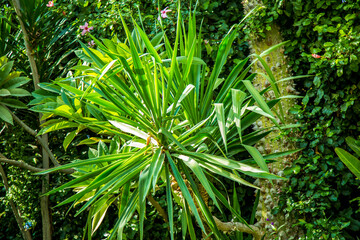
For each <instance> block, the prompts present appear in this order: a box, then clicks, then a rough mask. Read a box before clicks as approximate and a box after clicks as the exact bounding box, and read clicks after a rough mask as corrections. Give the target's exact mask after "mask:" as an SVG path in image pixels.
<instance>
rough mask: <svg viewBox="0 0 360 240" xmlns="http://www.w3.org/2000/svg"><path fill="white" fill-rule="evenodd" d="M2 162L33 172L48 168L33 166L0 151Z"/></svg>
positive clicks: (64, 171) (67, 171)
mask: <svg viewBox="0 0 360 240" xmlns="http://www.w3.org/2000/svg"><path fill="white" fill-rule="evenodd" d="M0 162H3V163H8V164H10V165H13V166H16V167H19V168H23V169H27V170H29V171H31V172H41V171H44V170H46V169H43V168H37V167H33V166H31V165H29V164H27V163H25V162H24V161H22V160H19V161H17V160H12V159H8V158H6V157H5V156H4V155H2V154H1V153H0ZM58 172H62V173H66V174H71V173H73V172H74V169H71V168H69V169H61V170H58Z"/></svg>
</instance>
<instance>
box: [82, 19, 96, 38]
mask: <svg viewBox="0 0 360 240" xmlns="http://www.w3.org/2000/svg"><path fill="white" fill-rule="evenodd" d="M80 29H82V30H83V31H82V32H81V35H83V36H84V35H85V33H87V32H90V30H93V29H94V27H89V24H88V23H87V22H86V23H85V25H84V26H80Z"/></svg>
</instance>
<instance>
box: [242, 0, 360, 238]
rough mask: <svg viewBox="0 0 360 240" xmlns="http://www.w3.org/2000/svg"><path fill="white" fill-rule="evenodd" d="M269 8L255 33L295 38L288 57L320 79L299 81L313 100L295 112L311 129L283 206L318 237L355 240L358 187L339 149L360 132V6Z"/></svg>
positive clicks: (297, 69) (280, 4)
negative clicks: (276, 30) (277, 33)
mask: <svg viewBox="0 0 360 240" xmlns="http://www.w3.org/2000/svg"><path fill="white" fill-rule="evenodd" d="M264 5H265V7H266V8H265V9H263V11H262V12H260V13H258V15H257V17H256V18H254V19H253V20H252V24H251V26H253V27H251V28H250V29H249V31H251V32H252V33H255V35H256V34H258V33H260V34H261V33H262V32H264V31H266V30H269V29H271V26H272V24H274V23H275V24H277V25H279V27H280V29H281V31H282V35H283V37H284V38H285V39H287V40H290V44H289V45H288V46H287V47H286V49H285V53H286V54H287V55H288V57H289V58H288V60H289V61H288V64H289V66H290V67H291V68H292V69H293V71H294V73H295V75H302V74H313V75H314V77H313V78H312V79H310V78H309V79H305V80H304V81H302V82H300V81H298V82H297V89H298V90H299V91H301V92H302V94H303V95H305V97H304V99H303V101H302V103H301V105H297V106H295V107H294V108H293V109H292V111H291V112H292V113H294V114H296V115H297V117H298V120H299V122H300V123H301V124H303V128H302V129H301V131H300V133H299V134H301V135H302V137H301V138H300V139H299V140H298V141H299V144H300V147H304V148H305V150H304V151H303V152H302V154H301V156H300V158H299V159H298V160H297V161H296V162H295V163H294V166H293V168H292V170H296V171H289V172H292V174H291V175H290V176H291V184H290V186H289V189H287V190H286V193H285V195H284V196H283V202H281V203H280V207H281V206H283V207H284V211H285V212H290V211H292V212H293V213H296V216H297V217H298V219H300V221H299V223H300V224H301V225H302V226H304V229H306V235H307V236H308V237H309V238H310V239H311V238H319V237H323V238H332V239H345V238H346V239H354V238H353V236H355V235H356V233H357V232H358V231H359V229H360V224H359V223H360V222H359V219H360V216H359V214H355V211H354V209H356V208H357V206H356V205H355V204H353V203H349V201H350V200H351V199H354V198H355V197H358V196H359V194H358V190H356V189H357V186H358V183H357V182H356V181H355V179H354V178H353V177H352V176H351V174H350V173H349V172H348V170H347V169H346V168H344V165H343V164H342V162H341V161H340V160H339V159H338V158H337V156H336V155H335V153H334V148H336V147H340V146H342V145H343V144H344V140H345V137H346V136H349V135H352V136H354V135H355V136H356V135H358V134H359V130H360V128H359V127H360V125H359V121H358V116H359V114H360V103H359V102H358V101H356V99H359V96H360V91H359V87H360V85H359V81H358V79H359V72H358V65H359V60H358V57H357V56H358V55H359V36H360V35H359V33H360V28H359V25H358V24H357V23H358V21H359V16H358V14H357V12H358V11H359V10H360V8H359V1H346V2H344V3H342V1H323V0H314V1H302V0H297V1H264ZM312 54H317V55H319V57H318V58H315V57H316V56H315V57H313V56H312ZM289 170H291V169H289ZM278 210H279V209H276V210H275V212H276V211H278Z"/></svg>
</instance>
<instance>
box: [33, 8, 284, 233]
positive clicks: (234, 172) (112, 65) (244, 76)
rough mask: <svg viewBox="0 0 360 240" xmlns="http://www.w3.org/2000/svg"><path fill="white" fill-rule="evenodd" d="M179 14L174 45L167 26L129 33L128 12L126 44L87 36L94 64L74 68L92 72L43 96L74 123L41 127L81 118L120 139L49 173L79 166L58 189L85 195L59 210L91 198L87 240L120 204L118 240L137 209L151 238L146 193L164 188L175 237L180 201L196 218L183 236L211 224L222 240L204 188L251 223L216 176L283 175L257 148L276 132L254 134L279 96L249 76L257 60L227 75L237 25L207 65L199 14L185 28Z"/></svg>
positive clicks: (45, 107)
mask: <svg viewBox="0 0 360 240" xmlns="http://www.w3.org/2000/svg"><path fill="white" fill-rule="evenodd" d="M178 16H179V17H178V20H177V28H176V35H175V43H174V44H172V43H171V42H170V41H169V38H168V37H167V35H166V34H165V32H164V31H160V33H159V34H158V35H156V36H155V37H154V38H153V39H151V40H150V39H149V38H148V36H147V35H146V34H145V32H144V31H143V29H142V28H141V27H140V26H139V25H137V24H136V23H134V30H133V31H132V32H130V31H129V29H128V27H127V25H126V23H125V21H124V19H123V18H122V21H123V28H124V30H125V33H126V36H127V38H126V42H125V43H122V42H120V41H119V40H118V39H117V38H113V39H112V40H109V39H102V41H99V40H97V39H96V38H95V37H92V38H93V40H94V41H95V43H96V45H97V46H98V48H97V49H93V48H88V47H87V46H86V45H85V44H83V43H81V42H80V44H81V46H82V51H80V52H78V53H77V55H78V56H79V57H80V58H81V59H82V60H83V61H85V62H88V63H90V65H85V64H83V65H82V66H77V67H75V68H74V69H75V70H79V71H81V72H82V74H83V75H82V76H80V77H75V78H74V77H69V78H66V79H59V80H58V81H56V84H57V85H58V86H60V87H61V88H62V90H60V91H59V92H58V93H64V94H62V95H61V98H62V100H61V101H56V103H55V104H54V105H51V106H50V105H49V104H48V103H44V102H40V101H39V103H40V105H38V106H36V107H34V108H33V109H34V110H37V111H39V110H40V111H44V112H48V114H47V116H46V118H48V117H51V114H54V115H58V116H61V117H64V118H65V119H68V120H65V122H64V119H62V118H60V121H61V122H59V119H50V120H48V121H47V123H45V125H46V126H45V128H44V129H45V130H42V132H40V133H45V132H46V131H52V130H56V129H63V128H71V127H72V128H74V127H77V126H78V125H77V124H79V123H80V121H81V125H83V126H85V127H87V128H89V129H90V128H92V130H93V131H96V132H97V133H98V134H101V135H108V136H109V137H110V138H113V141H112V142H111V144H110V147H109V148H108V147H107V146H106V145H105V144H104V143H102V142H100V143H99V149H98V151H97V153H94V152H90V156H89V157H90V158H89V159H88V160H86V161H75V162H73V163H70V164H67V165H64V166H61V167H57V168H54V169H50V170H47V171H44V172H43V174H45V173H48V172H52V171H56V169H64V168H70V167H72V168H76V169H77V170H78V172H77V173H75V176H76V178H75V179H74V180H72V181H70V182H68V183H66V184H64V185H62V186H60V187H58V188H56V189H54V190H52V191H50V192H49V194H51V193H54V192H56V191H60V190H62V189H64V188H67V187H71V188H76V189H75V190H76V192H77V193H76V194H75V195H73V196H72V197H70V198H68V199H67V200H65V201H63V202H62V203H60V204H59V205H58V206H62V205H64V204H66V203H70V202H74V203H75V204H78V203H83V204H84V205H82V207H81V208H80V210H79V211H78V214H80V213H82V212H83V211H84V210H86V209H88V208H89V207H90V214H89V217H88V223H87V231H86V233H85V234H86V235H87V238H91V235H92V233H93V232H94V231H96V228H97V226H98V224H99V223H100V222H101V220H102V216H104V214H105V213H106V211H107V209H108V208H109V207H110V206H111V205H112V204H113V203H115V202H117V204H116V206H117V207H118V220H117V221H116V223H115V226H114V229H113V231H112V232H111V235H110V237H109V238H110V239H113V238H115V237H116V236H118V237H119V238H120V239H121V238H122V235H123V230H124V228H125V226H126V223H128V222H129V221H130V219H131V218H132V216H133V214H134V212H135V210H136V209H137V212H138V216H139V232H140V239H142V238H143V228H144V220H145V212H146V205H147V204H146V197H147V196H148V195H149V194H151V192H153V193H154V194H155V192H156V190H157V189H158V188H160V189H163V190H165V192H166V196H167V197H166V205H167V212H168V220H169V228H170V237H171V238H173V237H174V234H175V233H176V232H175V227H174V224H173V223H174V215H175V212H174V205H173V204H174V202H176V203H177V204H178V205H179V206H180V208H181V209H182V211H183V212H184V213H183V216H182V219H183V221H185V219H187V220H186V222H187V223H186V224H185V225H187V227H183V228H182V231H183V236H186V235H187V230H189V234H190V236H194V234H195V233H194V230H193V221H195V222H196V223H197V224H198V226H199V227H200V229H201V230H202V231H203V232H206V231H205V226H208V227H209V228H210V229H211V230H210V231H211V232H212V233H213V234H214V235H215V237H216V238H218V239H222V238H223V235H222V234H221V233H220V232H219V230H218V229H217V227H216V225H215V222H214V219H213V218H212V215H211V212H210V210H209V208H208V205H207V203H206V202H205V199H207V197H205V196H204V194H205V195H206V196H208V198H209V199H211V202H212V204H213V205H214V207H216V208H217V209H218V210H219V211H220V212H221V211H222V209H223V208H224V207H225V208H228V209H229V210H230V211H231V212H232V213H233V214H234V215H236V216H237V218H238V219H239V220H240V221H242V222H244V220H243V219H242V217H241V216H240V215H239V214H238V213H237V212H236V211H235V210H234V209H233V208H232V207H230V205H229V204H228V203H227V201H226V198H225V197H224V196H223V195H222V194H221V193H220V192H219V191H218V190H217V189H216V188H215V186H214V185H213V183H212V181H210V180H209V179H210V178H213V177H215V176H216V175H220V176H222V177H225V178H228V179H230V180H231V181H234V182H238V183H241V184H244V185H247V186H251V187H255V186H254V185H252V184H251V183H250V182H247V181H246V180H244V179H243V178H242V177H241V176H242V175H248V176H252V177H256V178H259V177H260V178H269V179H280V177H278V176H275V175H272V174H270V173H269V172H268V169H267V168H266V165H265V159H264V158H263V157H262V156H261V155H260V154H259V152H258V151H257V150H256V149H255V148H253V147H251V145H254V144H255V143H256V142H257V141H259V140H260V139H261V138H262V137H264V136H265V135H267V134H268V133H269V132H270V131H271V129H261V130H258V131H255V132H252V133H250V134H249V133H248V132H247V131H245V130H246V129H247V128H248V127H250V126H251V124H252V123H254V121H256V120H257V119H258V118H259V117H261V116H267V117H270V118H272V119H274V116H273V113H272V112H271V110H270V109H271V108H272V107H273V106H274V105H275V104H276V103H277V102H278V101H279V100H278V99H276V100H273V101H270V102H266V101H265V100H264V99H263V97H262V94H264V92H265V91H268V90H270V89H271V87H269V88H268V89H266V90H265V91H262V92H261V93H259V92H257V91H256V90H255V88H254V87H253V86H252V84H251V80H252V79H253V78H254V77H255V74H251V75H249V76H248V71H249V69H250V67H247V68H246V67H245V66H246V63H247V61H248V58H246V59H244V60H243V61H240V62H239V63H238V64H237V65H236V66H235V67H234V68H233V70H232V71H231V72H230V74H228V75H227V76H225V78H224V79H219V75H220V74H221V72H222V69H223V67H224V65H225V63H226V61H227V56H228V54H229V53H230V50H231V46H232V43H233V41H234V39H235V37H236V35H237V31H238V26H234V28H233V29H232V31H230V32H229V33H228V34H227V35H226V37H225V38H224V40H223V41H222V42H221V44H220V47H219V51H218V53H217V56H216V61H215V63H214V65H213V66H206V63H205V62H204V61H203V60H202V59H201V56H202V42H203V41H202V38H201V33H200V34H199V35H197V25H196V21H195V16H194V15H193V14H191V13H190V14H189V19H188V22H187V23H186V25H185V22H183V21H182V17H181V15H180V8H179V9H178ZM161 26H162V25H161ZM200 32H201V31H200ZM145 49H146V51H145ZM178 49H179V50H178ZM273 49H275V48H273ZM251 64H253V63H251ZM75 82H76V83H77V84H75ZM81 86H86V87H85V88H82V87H81ZM56 88H58V87H56V86H54V87H53V89H56ZM215 93H216V94H215ZM59 97H60V96H59ZM59 97H57V99H58V98H59ZM76 102H77V103H76ZM255 103H256V104H257V105H258V106H255ZM59 104H60V105H59ZM73 105H75V106H73ZM76 105H78V106H77V107H76ZM82 108H87V110H88V112H89V113H90V116H87V117H85V116H82V115H81V113H85V112H84V111H82ZM80 110H81V111H80ZM75 111H76V112H75ZM80 118H81V119H80ZM69 120H70V121H69ZM276 124H277V123H276ZM49 126H51V127H49ZM279 127H280V126H279ZM96 129H99V130H96ZM263 130H267V131H265V132H263ZM239 133H240V134H239ZM114 136H116V138H118V140H116V138H114ZM240 136H241V140H240V138H239V137H240ZM114 139H115V141H114ZM224 150H225V151H224ZM248 152H249V153H248ZM249 154H250V155H251V156H252V157H253V159H254V160H253V159H250V161H251V160H253V162H256V163H257V164H258V165H260V167H261V168H262V169H258V168H255V167H253V166H250V165H247V164H244V163H241V162H239V160H240V159H244V158H245V159H246V158H248V156H249ZM265 158H266V157H265ZM247 160H249V159H247ZM200 186H201V187H200ZM201 192H202V193H201ZM190 212H191V215H190ZM192 215H193V216H192ZM201 216H202V217H201ZM193 218H194V219H193ZM208 233H209V232H208Z"/></svg>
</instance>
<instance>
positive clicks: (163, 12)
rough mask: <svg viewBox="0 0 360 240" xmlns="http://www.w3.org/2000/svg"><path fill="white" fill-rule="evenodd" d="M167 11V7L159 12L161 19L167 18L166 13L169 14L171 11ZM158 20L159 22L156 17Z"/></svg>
mask: <svg viewBox="0 0 360 240" xmlns="http://www.w3.org/2000/svg"><path fill="white" fill-rule="evenodd" d="M167 9H168V7H166V8H165V9H164V10H161V11H160V13H161V17H162V18H167V17H168V16H167V14H166V13H168V12H171V10H167ZM158 20H159V21H160V16H159V17H158Z"/></svg>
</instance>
